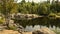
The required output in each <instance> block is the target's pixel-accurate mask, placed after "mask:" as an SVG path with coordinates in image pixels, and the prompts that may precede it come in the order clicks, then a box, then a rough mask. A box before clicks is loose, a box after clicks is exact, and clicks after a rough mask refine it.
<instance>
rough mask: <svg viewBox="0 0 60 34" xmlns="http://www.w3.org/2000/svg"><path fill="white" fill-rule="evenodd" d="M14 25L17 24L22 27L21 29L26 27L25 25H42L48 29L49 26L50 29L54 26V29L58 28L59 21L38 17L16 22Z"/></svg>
mask: <svg viewBox="0 0 60 34" xmlns="http://www.w3.org/2000/svg"><path fill="white" fill-rule="evenodd" d="M15 23H19V24H20V25H22V26H23V27H26V25H32V26H34V25H43V26H47V27H49V25H51V27H53V25H54V26H56V27H60V19H58V18H56V19H50V18H49V17H38V18H35V19H31V20H16V21H15Z"/></svg>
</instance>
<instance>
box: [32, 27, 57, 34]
mask: <svg viewBox="0 0 60 34" xmlns="http://www.w3.org/2000/svg"><path fill="white" fill-rule="evenodd" d="M32 34H56V33H55V32H53V31H52V30H50V29H48V28H42V29H40V30H36V31H34V32H32Z"/></svg>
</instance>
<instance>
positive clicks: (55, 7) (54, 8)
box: [0, 0, 60, 27]
mask: <svg viewBox="0 0 60 34" xmlns="http://www.w3.org/2000/svg"><path fill="white" fill-rule="evenodd" d="M17 1H18V0H16V1H14V0H0V14H2V15H4V17H5V18H2V19H0V22H1V23H3V22H4V21H3V20H4V19H5V20H7V19H9V17H10V16H9V15H10V14H13V13H22V14H37V15H40V16H43V17H44V18H38V19H37V18H36V19H32V20H28V21H24V22H23V21H21V20H18V23H20V24H21V25H23V26H26V24H27V23H29V24H27V25H30V24H31V25H35V24H40V25H47V26H49V25H52V26H53V25H55V26H59V27H60V22H59V21H60V1H59V0H52V1H51V2H50V0H47V1H44V2H39V3H35V2H34V1H32V2H29V1H28V2H26V1H25V0H22V1H21V2H19V3H17ZM50 17H53V18H52V19H50ZM33 20H35V21H36V20H37V21H36V22H37V23H35V21H34V22H33ZM39 20H41V22H40V21H39ZM45 20H46V21H45ZM15 21H16V19H15ZM30 21H31V22H30ZM21 22H22V23H21ZM25 22H26V23H25ZM42 22H43V23H42ZM6 23H7V22H6ZM23 23H24V24H23ZM8 24H9V23H8Z"/></svg>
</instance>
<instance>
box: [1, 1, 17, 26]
mask: <svg viewBox="0 0 60 34" xmlns="http://www.w3.org/2000/svg"><path fill="white" fill-rule="evenodd" d="M0 1H1V3H0V5H2V6H1V7H0V9H1V8H2V9H1V13H2V14H4V15H5V20H6V24H7V27H9V20H10V12H11V10H12V9H15V7H16V5H15V3H14V0H0Z"/></svg>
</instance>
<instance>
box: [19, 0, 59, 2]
mask: <svg viewBox="0 0 60 34" xmlns="http://www.w3.org/2000/svg"><path fill="white" fill-rule="evenodd" d="M21 1H22V0H18V3H19V2H21ZM25 1H26V2H28V0H25ZM32 1H34V2H36V3H38V2H43V1H47V0H29V2H32ZM50 1H52V0H50ZM59 1H60V0H59Z"/></svg>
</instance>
